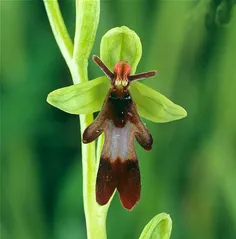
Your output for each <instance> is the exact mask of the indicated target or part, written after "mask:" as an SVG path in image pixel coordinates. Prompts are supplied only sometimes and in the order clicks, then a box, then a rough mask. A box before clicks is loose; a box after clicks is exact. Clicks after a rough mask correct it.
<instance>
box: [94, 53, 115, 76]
mask: <svg viewBox="0 0 236 239" xmlns="http://www.w3.org/2000/svg"><path fill="white" fill-rule="evenodd" d="M92 58H93V61H94V62H95V63H96V64H97V65H98V66H99V67H100V68H101V70H102V71H103V72H104V73H105V74H106V75H107V77H108V78H110V79H113V78H114V74H113V73H112V72H111V71H110V70H109V69H108V67H107V66H106V65H105V64H104V63H103V61H102V60H101V59H100V58H99V57H98V56H93V57H92Z"/></svg>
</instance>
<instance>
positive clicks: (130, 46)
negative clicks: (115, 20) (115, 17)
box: [100, 26, 142, 74]
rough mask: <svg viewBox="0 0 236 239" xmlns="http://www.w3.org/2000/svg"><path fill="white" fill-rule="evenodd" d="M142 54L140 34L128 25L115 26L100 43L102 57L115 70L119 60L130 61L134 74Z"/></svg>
mask: <svg viewBox="0 0 236 239" xmlns="http://www.w3.org/2000/svg"><path fill="white" fill-rule="evenodd" d="M141 56H142V44H141V41H140V39H139V36H138V35H137V34H136V33H135V32H134V31H132V30H130V29H129V28H128V27H125V26H122V27H115V28H112V29H111V30H109V31H108V32H107V33H106V34H105V35H104V36H103V37H102V41H101V45H100V57H101V59H102V60H103V62H104V63H105V64H106V66H107V67H108V68H109V69H110V70H112V71H113V68H114V66H115V64H116V63H117V62H118V61H121V60H124V61H128V62H129V64H130V66H131V74H134V73H135V71H136V68H137V65H138V63H139V61H140V59H141Z"/></svg>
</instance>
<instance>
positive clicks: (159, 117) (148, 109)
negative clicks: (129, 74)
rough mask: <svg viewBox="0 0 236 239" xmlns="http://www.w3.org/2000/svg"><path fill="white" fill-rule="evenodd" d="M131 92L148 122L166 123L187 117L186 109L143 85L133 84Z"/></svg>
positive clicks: (139, 110) (140, 112)
mask: <svg viewBox="0 0 236 239" xmlns="http://www.w3.org/2000/svg"><path fill="white" fill-rule="evenodd" d="M130 91H131V95H132V97H133V99H134V102H135V103H136V106H137V110H138V112H139V114H140V115H141V116H142V117H144V118H146V119H148V120H151V121H154V122H157V123H164V122H169V121H173V120H178V119H181V118H184V117H186V116H187V112H186V110H185V109H184V108H182V107H181V106H179V105H176V104H174V103H173V102H172V101H171V100H169V99H168V98H166V97H165V96H164V95H162V94H161V93H159V92H157V91H155V90H153V89H151V88H150V87H148V86H146V85H144V84H142V83H139V82H134V83H132V84H131V87H130Z"/></svg>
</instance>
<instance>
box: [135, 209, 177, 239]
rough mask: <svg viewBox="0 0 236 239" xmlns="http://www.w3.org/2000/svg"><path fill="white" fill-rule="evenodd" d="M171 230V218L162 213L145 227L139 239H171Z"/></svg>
mask: <svg viewBox="0 0 236 239" xmlns="http://www.w3.org/2000/svg"><path fill="white" fill-rule="evenodd" d="M171 230H172V221H171V218H170V216H169V215H168V214H166V213H160V214H158V215H157V216H155V217H154V218H153V219H152V220H151V221H150V222H149V223H148V224H147V225H146V226H145V227H144V229H143V231H142V234H141V235H140V237H139V239H169V238H170V235H171Z"/></svg>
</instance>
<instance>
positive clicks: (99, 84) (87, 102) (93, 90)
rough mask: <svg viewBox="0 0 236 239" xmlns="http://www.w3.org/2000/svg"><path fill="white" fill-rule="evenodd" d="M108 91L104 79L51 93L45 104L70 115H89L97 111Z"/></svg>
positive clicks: (106, 81)
mask: <svg viewBox="0 0 236 239" xmlns="http://www.w3.org/2000/svg"><path fill="white" fill-rule="evenodd" d="M108 89H109V81H108V80H107V78H106V77H99V78H96V79H94V80H91V81H87V82H84V83H80V84H75V85H72V86H68V87H64V88H60V89H57V90H54V91H52V92H51V93H50V94H49V95H48V97H47V102H48V103H49V104H51V105H53V106H54V107H56V108H58V109H60V110H63V111H65V112H67V113H70V114H76V115H77V114H91V113H93V112H96V111H99V110H100V109H101V107H102V104H103V101H104V99H105V96H106V94H107V92H108Z"/></svg>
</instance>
